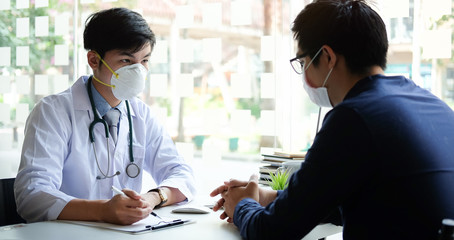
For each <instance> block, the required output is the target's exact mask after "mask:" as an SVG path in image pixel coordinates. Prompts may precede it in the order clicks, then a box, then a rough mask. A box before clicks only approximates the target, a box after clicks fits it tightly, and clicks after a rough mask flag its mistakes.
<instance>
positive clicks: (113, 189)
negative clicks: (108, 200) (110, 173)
mask: <svg viewBox="0 0 454 240" xmlns="http://www.w3.org/2000/svg"><path fill="white" fill-rule="evenodd" d="M112 191H114V192H115V193H116V194H121V195H125V196H126V194H125V193H124V192H122V191H121V190H120V189H118V188H116V187H115V186H112Z"/></svg>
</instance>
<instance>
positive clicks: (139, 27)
mask: <svg viewBox="0 0 454 240" xmlns="http://www.w3.org/2000/svg"><path fill="white" fill-rule="evenodd" d="M146 43H150V46H151V48H152V49H153V47H154V45H155V43H156V38H155V35H154V33H153V31H151V29H150V27H149V26H148V24H147V22H146V21H145V19H144V18H143V17H142V16H141V15H140V14H138V13H136V12H134V11H131V10H129V9H126V8H111V9H107V10H102V11H99V12H96V13H93V14H91V15H90V16H89V17H88V18H87V20H86V22H85V30H84V48H85V50H87V51H89V50H94V51H96V52H98V53H99V55H101V57H104V54H105V53H106V52H107V51H110V50H114V49H120V50H128V51H132V53H136V52H138V51H140V50H141V49H142V48H143V47H144V46H145V44H146Z"/></svg>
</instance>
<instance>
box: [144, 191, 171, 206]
mask: <svg viewBox="0 0 454 240" xmlns="http://www.w3.org/2000/svg"><path fill="white" fill-rule="evenodd" d="M148 192H156V193H158V195H159V198H160V199H161V202H160V203H159V204H158V205H156V206H155V207H160V206H162V205H163V204H164V203H166V202H167V196H166V194H165V193H164V192H163V190H162V189H160V188H153V189H151V190H150V191H148Z"/></svg>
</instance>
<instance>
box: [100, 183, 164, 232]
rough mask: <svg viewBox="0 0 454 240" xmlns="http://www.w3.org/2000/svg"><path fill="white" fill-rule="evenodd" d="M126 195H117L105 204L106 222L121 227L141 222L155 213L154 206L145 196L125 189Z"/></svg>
mask: <svg viewBox="0 0 454 240" xmlns="http://www.w3.org/2000/svg"><path fill="white" fill-rule="evenodd" d="M123 192H124V193H125V194H126V195H122V194H117V195H115V196H114V197H113V198H112V199H110V200H109V201H107V202H106V204H105V211H104V213H105V219H104V221H105V222H111V223H116V224H121V225H129V224H133V223H135V222H137V221H140V220H142V219H144V218H146V217H148V215H150V213H151V212H152V211H153V209H154V207H155V206H154V205H153V204H152V203H150V202H149V201H146V199H145V197H144V196H141V195H139V194H138V193H137V192H135V191H133V190H130V189H123Z"/></svg>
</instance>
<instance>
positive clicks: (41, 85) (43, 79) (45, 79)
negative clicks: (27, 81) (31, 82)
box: [35, 74, 49, 95]
mask: <svg viewBox="0 0 454 240" xmlns="http://www.w3.org/2000/svg"><path fill="white" fill-rule="evenodd" d="M35 94H36V95H48V94H49V76H47V75H42V74H36V75H35Z"/></svg>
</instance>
